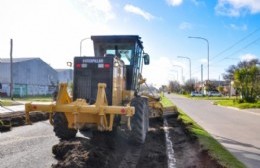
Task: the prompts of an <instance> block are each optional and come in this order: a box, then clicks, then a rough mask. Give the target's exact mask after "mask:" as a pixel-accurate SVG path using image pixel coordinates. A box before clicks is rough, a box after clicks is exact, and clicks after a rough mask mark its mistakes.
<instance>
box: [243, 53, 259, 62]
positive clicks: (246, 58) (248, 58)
mask: <svg viewBox="0 0 260 168" xmlns="http://www.w3.org/2000/svg"><path fill="white" fill-rule="evenodd" d="M256 58H257V56H256V55H254V54H250V53H248V54H245V55H241V56H240V59H241V61H250V60H252V59H256Z"/></svg>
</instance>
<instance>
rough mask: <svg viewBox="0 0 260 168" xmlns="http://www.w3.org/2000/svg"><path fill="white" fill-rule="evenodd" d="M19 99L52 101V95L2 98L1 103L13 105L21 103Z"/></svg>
mask: <svg viewBox="0 0 260 168" xmlns="http://www.w3.org/2000/svg"><path fill="white" fill-rule="evenodd" d="M19 101H28V102H51V101H52V97H51V96H36V97H33V96H32V97H24V98H14V100H11V99H10V98H1V99H0V104H1V105H2V106H13V105H18V104H21V103H19Z"/></svg>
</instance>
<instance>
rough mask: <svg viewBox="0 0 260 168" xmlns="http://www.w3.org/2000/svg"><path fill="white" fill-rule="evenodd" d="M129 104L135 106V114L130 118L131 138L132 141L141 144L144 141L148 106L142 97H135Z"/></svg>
mask: <svg viewBox="0 0 260 168" xmlns="http://www.w3.org/2000/svg"><path fill="white" fill-rule="evenodd" d="M131 106H134V107H135V114H134V116H133V117H132V119H131V126H132V131H131V140H132V141H133V142H134V143H137V144H142V143H144V141H145V137H146V133H147V130H148V124H149V123H147V122H148V118H147V117H148V115H147V113H148V107H147V103H146V100H145V99H144V98H142V97H136V98H134V99H133V100H132V102H131Z"/></svg>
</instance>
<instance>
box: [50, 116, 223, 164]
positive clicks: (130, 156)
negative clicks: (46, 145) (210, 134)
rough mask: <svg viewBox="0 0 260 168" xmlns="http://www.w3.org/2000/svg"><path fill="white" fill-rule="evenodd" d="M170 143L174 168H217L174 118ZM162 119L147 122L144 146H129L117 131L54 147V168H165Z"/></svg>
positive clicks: (78, 138)
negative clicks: (148, 123)
mask: <svg viewBox="0 0 260 168" xmlns="http://www.w3.org/2000/svg"><path fill="white" fill-rule="evenodd" d="M167 122H168V128H167V129H168V131H169V139H170V141H171V143H172V146H173V151H174V155H173V156H172V155H171V157H174V158H171V160H172V159H173V160H175V162H174V164H171V165H172V167H177V168H186V167H187V168H188V167H189V168H191V167H192V168H196V167H197V168H208V167H211V168H218V167H221V166H220V165H218V163H217V162H216V161H215V160H213V159H211V158H210V157H209V156H208V154H207V151H204V150H202V149H201V147H200V145H199V144H198V142H197V140H196V138H195V137H192V136H190V135H189V133H188V132H187V131H186V129H185V127H184V125H183V124H182V123H180V121H179V120H177V118H176V117H172V118H167ZM163 123H164V122H163V120H162V119H153V120H150V128H149V132H148V134H147V137H146V141H145V143H144V144H143V145H136V144H132V143H131V142H129V141H128V140H127V139H126V138H125V137H124V136H123V135H122V134H121V133H120V131H113V132H110V133H109V132H106V133H105V132H93V136H92V138H83V137H77V138H75V139H72V140H70V141H61V142H60V143H59V144H57V145H55V146H53V154H54V155H55V157H56V159H57V160H58V163H57V164H53V165H52V167H53V168H61V167H68V168H69V167H71V168H72V167H73V168H74V167H75V168H76V167H79V168H82V167H91V168H100V167H102V168H134V167H138V168H161V167H162V168H166V167H168V162H169V161H168V154H167V152H166V149H167V146H166V145H167V144H166V139H165V127H164V125H163Z"/></svg>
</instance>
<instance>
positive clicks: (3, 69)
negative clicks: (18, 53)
mask: <svg viewBox="0 0 260 168" xmlns="http://www.w3.org/2000/svg"><path fill="white" fill-rule="evenodd" d="M10 67H11V63H10V59H9V58H7V59H0V83H1V85H2V89H1V90H0V91H1V95H2V96H10V90H11V89H10V86H11V70H10ZM12 67H13V73H12V78H13V89H12V93H13V95H14V96H20V97H23V96H34V95H49V94H52V93H53V92H54V89H55V86H56V85H57V84H58V74H57V71H56V70H54V69H53V68H52V67H51V66H50V65H48V64H47V63H45V62H44V61H43V60H41V59H40V58H14V59H13V66H12Z"/></svg>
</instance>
